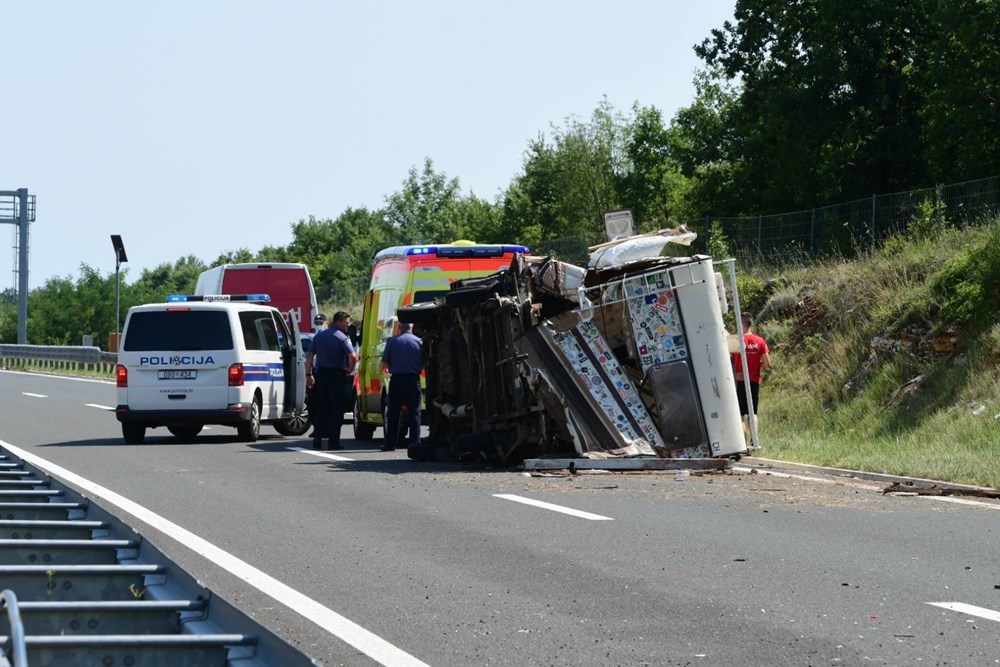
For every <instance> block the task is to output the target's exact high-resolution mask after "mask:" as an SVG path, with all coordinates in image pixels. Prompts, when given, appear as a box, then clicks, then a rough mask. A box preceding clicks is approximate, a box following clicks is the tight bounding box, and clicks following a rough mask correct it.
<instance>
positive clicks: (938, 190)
mask: <svg viewBox="0 0 1000 667" xmlns="http://www.w3.org/2000/svg"><path fill="white" fill-rule="evenodd" d="M943 199H944V186H943V185H941V184H940V183H938V184H937V186H936V187H935V188H934V211H935V212H936V213H937V226H938V238H941V232H942V231H943V230H942V226H943V224H944V223H943V221H942V220H941V218H942V217H943V216H944V211H943V209H944V201H943Z"/></svg>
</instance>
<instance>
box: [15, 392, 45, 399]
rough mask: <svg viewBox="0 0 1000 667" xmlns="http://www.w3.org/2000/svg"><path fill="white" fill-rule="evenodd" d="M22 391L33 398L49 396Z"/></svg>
mask: <svg viewBox="0 0 1000 667" xmlns="http://www.w3.org/2000/svg"><path fill="white" fill-rule="evenodd" d="M21 393H22V394H24V395H25V396H31V397H32V398H48V396H46V395H45V394H32V393H31V392H30V391H22V392H21Z"/></svg>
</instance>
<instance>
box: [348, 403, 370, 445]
mask: <svg viewBox="0 0 1000 667" xmlns="http://www.w3.org/2000/svg"><path fill="white" fill-rule="evenodd" d="M351 421H352V422H353V424H354V439H355V440H359V441H362V442H366V441H368V440H371V439H372V438H374V437H375V425H374V424H369V423H368V422H366V421H365V420H363V419H362V418H361V397H360V396H355V397H354V409H353V410H352V411H351Z"/></svg>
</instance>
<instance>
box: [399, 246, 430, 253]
mask: <svg viewBox="0 0 1000 667" xmlns="http://www.w3.org/2000/svg"><path fill="white" fill-rule="evenodd" d="M433 251H434V248H431V247H429V246H421V247H419V248H410V249H409V250H407V251H406V254H407V255H429V254H431V252H433Z"/></svg>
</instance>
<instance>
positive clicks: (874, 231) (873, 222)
mask: <svg viewBox="0 0 1000 667" xmlns="http://www.w3.org/2000/svg"><path fill="white" fill-rule="evenodd" d="M876 233H877V229H876V227H875V194H874V193H873V194H872V224H871V234H872V249H873V250H874V249H875V236H876Z"/></svg>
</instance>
